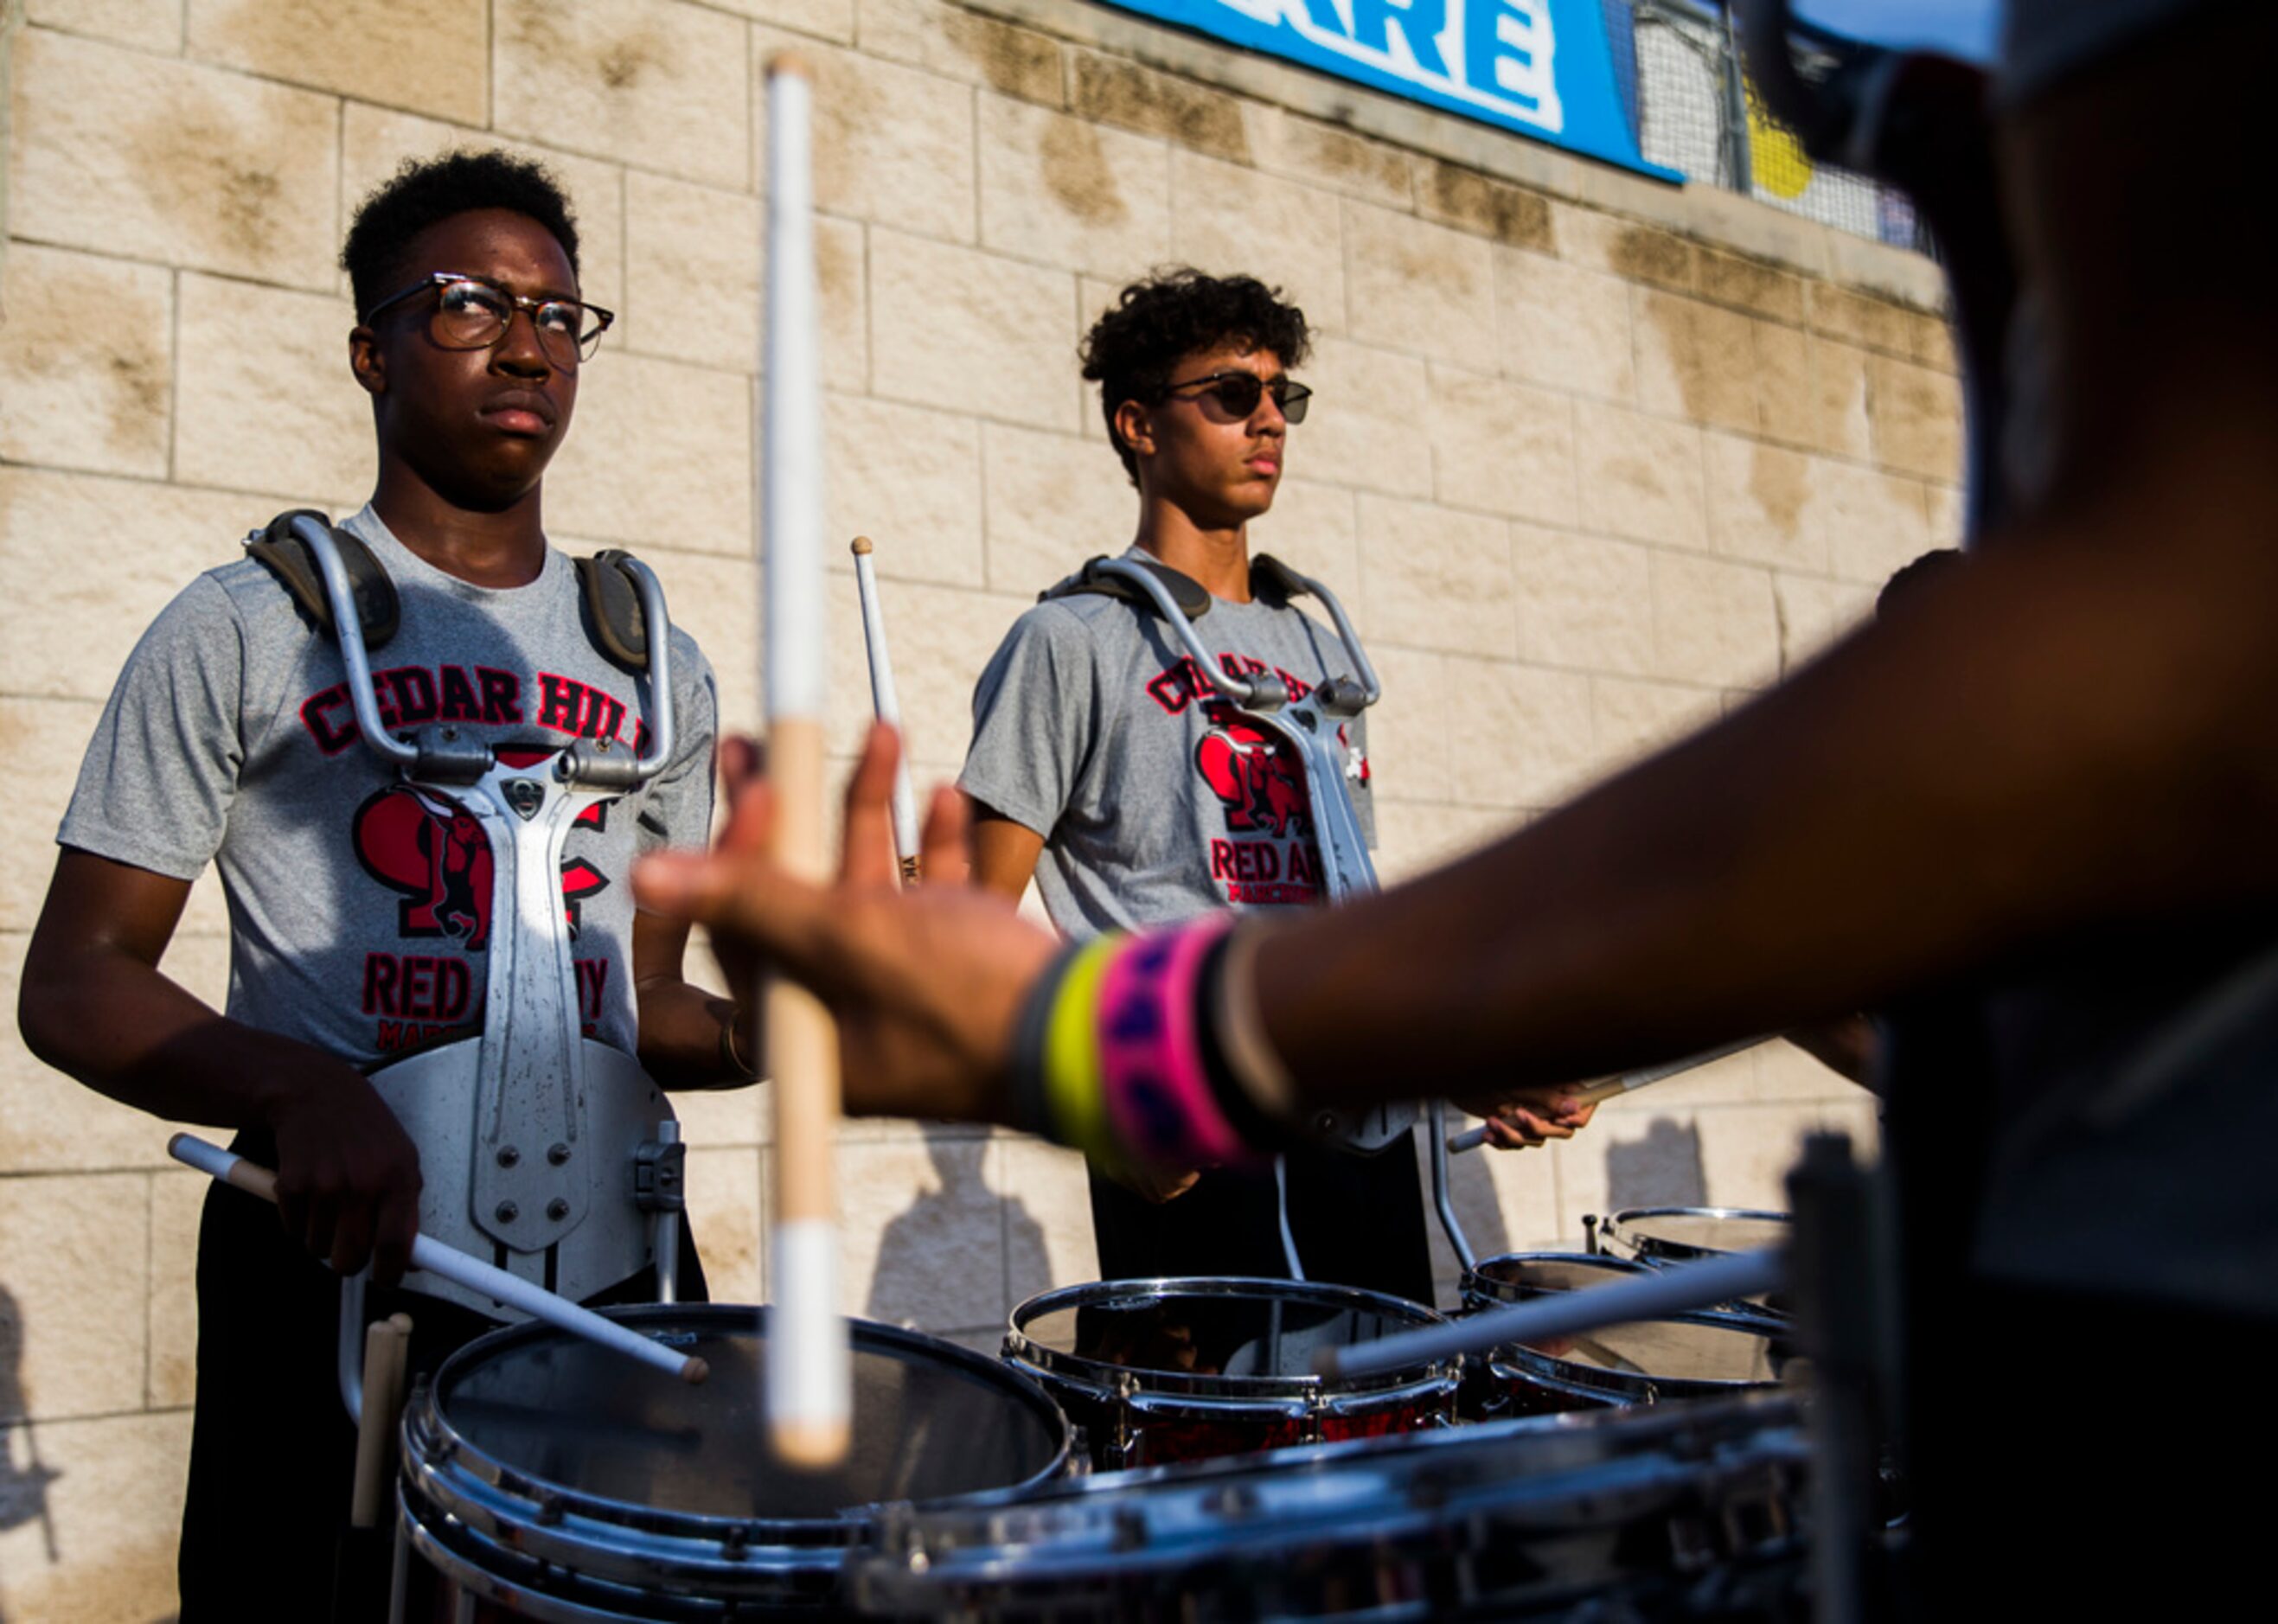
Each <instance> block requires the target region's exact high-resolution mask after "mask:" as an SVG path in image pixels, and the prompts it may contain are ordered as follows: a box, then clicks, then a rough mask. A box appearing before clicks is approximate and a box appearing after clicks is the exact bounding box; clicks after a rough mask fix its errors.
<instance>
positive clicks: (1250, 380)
mask: <svg viewBox="0 0 2278 1624" xmlns="http://www.w3.org/2000/svg"><path fill="white" fill-rule="evenodd" d="M1179 389H1199V390H1201V391H1202V392H1203V393H1204V394H1209V395H1215V396H1217V397H1218V403H1219V405H1220V406H1223V407H1224V408H1226V409H1227V411H1229V412H1231V413H1233V414H1234V415H1235V416H1237V417H1247V416H1250V413H1252V412H1254V411H1256V410H1257V400H1258V397H1259V396H1261V395H1266V394H1270V395H1272V396H1273V404H1274V405H1276V406H1278V407H1280V408H1281V416H1282V417H1283V418H1284V419H1285V420H1286V421H1288V422H1290V423H1303V422H1304V421H1305V402H1307V401H1308V400H1311V399H1312V398H1313V392H1312V391H1311V390H1310V389H1308V388H1306V387H1305V385H1303V384H1293V383H1291V382H1290V381H1289V380H1288V378H1287V377H1277V378H1275V379H1274V380H1273V382H1271V383H1268V382H1267V381H1266V380H1265V379H1264V378H1262V377H1258V376H1257V373H1255V372H1213V373H1212V374H1211V375H1210V376H1209V377H1190V378H1189V379H1187V380H1186V381H1185V382H1184V383H1181V384H1166V385H1163V393H1165V394H1169V393H1172V392H1173V390H1179Z"/></svg>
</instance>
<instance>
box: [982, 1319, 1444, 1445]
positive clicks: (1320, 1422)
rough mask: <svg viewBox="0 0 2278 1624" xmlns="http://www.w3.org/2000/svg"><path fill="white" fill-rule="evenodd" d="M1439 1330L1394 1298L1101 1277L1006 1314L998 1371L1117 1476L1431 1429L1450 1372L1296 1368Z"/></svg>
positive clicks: (1440, 1419)
mask: <svg viewBox="0 0 2278 1624" xmlns="http://www.w3.org/2000/svg"><path fill="white" fill-rule="evenodd" d="M1439 1323H1441V1318H1440V1315H1437V1314H1435V1313H1433V1311H1432V1310H1431V1309H1429V1308H1423V1307H1421V1306H1419V1305H1418V1304H1416V1303H1412V1302H1407V1301H1403V1300H1401V1299H1400V1298H1397V1297H1387V1296H1383V1295H1380V1293H1378V1292H1364V1291H1358V1290H1355V1289H1353V1288H1351V1287H1349V1286H1342V1285H1316V1284H1313V1283H1311V1282H1309V1281H1303V1280H1251V1279H1235V1278H1211V1277H1186V1278H1179V1279H1166V1280H1110V1281H1104V1282H1100V1283H1097V1284H1095V1285H1073V1286H1066V1287H1064V1288H1062V1289H1061V1290H1059V1291H1055V1292H1045V1293H1044V1294H1043V1296H1041V1297H1032V1298H1030V1299H1029V1300H1028V1301H1027V1302H1024V1303H1022V1304H1021V1306H1020V1307H1019V1308H1015V1309H1014V1310H1013V1327H1012V1330H1011V1332H1010V1334H1008V1335H1007V1336H1006V1337H1005V1361H1006V1362H1007V1363H1009V1364H1010V1365H1012V1366H1013V1368H1014V1369H1018V1370H1021V1371H1023V1372H1025V1373H1026V1374H1028V1375H1029V1376H1034V1377H1036V1380H1037V1381H1038V1382H1039V1383H1041V1384H1043V1388H1044V1390H1045V1391H1047V1392H1049V1393H1050V1394H1051V1396H1052V1398H1053V1399H1056V1400H1057V1401H1058V1402H1059V1406H1060V1407H1061V1408H1062V1409H1064V1410H1066V1412H1067V1415H1068V1419H1069V1420H1070V1421H1072V1422H1075V1423H1076V1425H1077V1426H1078V1427H1080V1428H1082V1430H1083V1433H1084V1436H1085V1440H1086V1443H1087V1444H1088V1445H1089V1450H1090V1452H1091V1459H1092V1463H1093V1464H1094V1465H1095V1466H1097V1468H1100V1469H1101V1470H1102V1471H1118V1470H1121V1469H1123V1468H1129V1467H1142V1466H1158V1465H1161V1464H1163V1463H1165V1462H1168V1461H1179V1460H1208V1459H1211V1458H1212V1457H1215V1456H1219V1455H1233V1454H1242V1453H1246V1452H1250V1451H1253V1450H1261V1449H1281V1448H1285V1447H1288V1446H1290V1445H1299V1444H1319V1443H1326V1442H1334V1441H1336V1440H1339V1439H1344V1438H1362V1437H1380V1436H1382V1435H1384V1434H1386V1433H1393V1432H1405V1431H1410V1430H1414V1429H1416V1428H1418V1427H1431V1426H1444V1425H1446V1424H1447V1423H1448V1422H1450V1421H1451V1420H1453V1419H1454V1414H1455V1394H1456V1368H1455V1365H1454V1364H1453V1363H1452V1362H1451V1361H1439V1362H1419V1363H1418V1364H1416V1365H1414V1366H1412V1367H1410V1368H1408V1369H1401V1370H1396V1371H1394V1372H1392V1373H1390V1374H1388V1375H1386V1376H1375V1377H1370V1378H1366V1379H1354V1378H1346V1377H1324V1376H1317V1375H1315V1374H1314V1373H1313V1368H1312V1367H1313V1361H1314V1359H1315V1358H1316V1356H1317V1355H1318V1354H1319V1353H1320V1352H1321V1351H1322V1350H1323V1349H1326V1348H1330V1347H1345V1346H1350V1345H1351V1344H1353V1343H1356V1342H1373V1341H1375V1340H1376V1339H1377V1338H1379V1337H1385V1336H1390V1335H1391V1334H1393V1333H1394V1332H1395V1331H1402V1330H1414V1329H1415V1328H1417V1327H1418V1326H1423V1325H1436V1324H1439Z"/></svg>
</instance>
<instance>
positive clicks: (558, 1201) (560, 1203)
mask: <svg viewBox="0 0 2278 1624" xmlns="http://www.w3.org/2000/svg"><path fill="white" fill-rule="evenodd" d="M546 1216H547V1217H549V1218H551V1219H553V1220H554V1223H556V1224H559V1223H561V1222H562V1219H564V1218H566V1217H568V1216H569V1202H568V1201H564V1200H562V1197H560V1196H558V1195H557V1196H555V1197H554V1199H553V1200H552V1201H548V1202H547V1203H546Z"/></svg>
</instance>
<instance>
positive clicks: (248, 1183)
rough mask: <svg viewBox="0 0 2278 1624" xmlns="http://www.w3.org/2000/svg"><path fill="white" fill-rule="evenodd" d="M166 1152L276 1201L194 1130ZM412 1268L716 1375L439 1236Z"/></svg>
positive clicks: (670, 1370)
mask: <svg viewBox="0 0 2278 1624" xmlns="http://www.w3.org/2000/svg"><path fill="white" fill-rule="evenodd" d="M166 1154H167V1155H171V1156H172V1157H173V1158H174V1160H175V1161H177V1162H180V1163H182V1164H183V1165H184V1166H186V1167H195V1169H197V1170H198V1171H200V1172H202V1173H203V1174H205V1175H206V1176H207V1177H209V1178H218V1179H220V1180H221V1181H222V1183H224V1184H226V1185H232V1186H235V1187H236V1188H238V1189H240V1190H242V1191H244V1192H245V1193H247V1194H248V1195H256V1196H259V1197H260V1198H261V1199H262V1200H263V1201H268V1202H270V1203H271V1204H272V1205H273V1204H274V1203H275V1202H276V1200H277V1175H276V1174H274V1173H272V1172H271V1171H270V1170H268V1169H267V1168H265V1167H262V1166H260V1165H258V1164H257V1163H252V1162H248V1161H247V1160H246V1159H245V1158H244V1157H243V1156H241V1155H236V1154H235V1153H234V1152H232V1151H227V1150H224V1149H223V1148H222V1147H220V1146H218V1145H215V1144H210V1143H208V1142H207V1141H206V1140H202V1139H200V1138H199V1137H198V1136H197V1135H196V1134H195V1133H177V1134H175V1135H174V1137H173V1138H172V1139H171V1140H167V1141H166ZM411 1266H412V1267H413V1268H414V1269H425V1270H426V1271H427V1272H428V1273H429V1274H431V1275H435V1276H437V1277H440V1278H442V1279H445V1280H448V1281H450V1282H451V1283H452V1284H453V1285H463V1286H465V1287H466V1288H467V1289H468V1290H469V1291H473V1292H481V1293H482V1294H483V1295H484V1296H485V1297H488V1298H489V1299H491V1300H493V1302H500V1303H503V1304H505V1305H506V1306H507V1307H508V1308H516V1309H519V1310H521V1311H522V1312H523V1313H524V1314H527V1315H530V1317H531V1318H532V1319H534V1320H544V1321H545V1322H546V1323H547V1324H549V1325H552V1326H554V1327H555V1328H557V1329H559V1330H566V1331H568V1332H569V1334H570V1335H572V1336H575V1337H583V1338H585V1340H586V1341H588V1342H592V1343H594V1344H597V1345H598V1346H601V1347H606V1348H610V1349H614V1350H615V1352H617V1353H623V1354H624V1355H625V1356H626V1357H627V1358H629V1359H638V1360H639V1361H641V1363H643V1364H645V1365H654V1366H655V1367H656V1368H657V1369H660V1370H662V1371H664V1372H665V1373H666V1374H668V1375H670V1376H678V1377H679V1378H680V1379H681V1380H682V1381H684V1382H700V1381H702V1380H703V1379H704V1378H705V1377H706V1376H709V1375H710V1374H711V1373H712V1372H711V1367H710V1366H708V1365H707V1364H706V1363H705V1362H704V1361H702V1360H700V1359H699V1358H697V1357H696V1356H695V1355H694V1354H693V1353H674V1352H673V1351H672V1350H671V1349H670V1348H669V1347H667V1346H664V1345H663V1344H662V1343H661V1342H652V1341H650V1340H649V1339H648V1338H646V1337H644V1336H642V1335H641V1334H640V1333H639V1332H638V1331H635V1330H626V1329H625V1328H624V1327H623V1325H620V1324H618V1323H616V1321H615V1320H612V1319H605V1318H603V1317H602V1316H601V1315H598V1314H596V1313H594V1312H593V1311H592V1309H591V1308H579V1307H578V1306H577V1304H576V1303H574V1302H571V1301H570V1300H569V1299H568V1298H567V1297H557V1296H555V1295H554V1293H553V1292H549V1291H547V1289H546V1288H545V1287H544V1286H542V1285H531V1283H530V1282H529V1281H527V1280H525V1279H524V1278H523V1277H521V1276H519V1275H510V1274H508V1272H507V1271H506V1270H505V1269H498V1268H493V1266H492V1265H491V1264H488V1263H485V1262H483V1261H482V1260H481V1259H480V1258H478V1257H469V1256H468V1255H467V1254H465V1253H463V1252H461V1251H459V1250H457V1249H456V1248H455V1247H447V1246H445V1245H444V1244H443V1243H442V1242H441V1241H440V1240H431V1239H428V1238H427V1237H426V1236H424V1235H420V1236H417V1237H415V1238H414V1239H413V1240H412V1242H411Z"/></svg>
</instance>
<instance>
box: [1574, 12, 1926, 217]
mask: <svg viewBox="0 0 2278 1624" xmlns="http://www.w3.org/2000/svg"><path fill="white" fill-rule="evenodd" d="M1601 4H1603V5H1604V7H1605V11H1606V34H1607V36H1608V38H1609V39H1610V40H1611V42H1612V43H1613V49H1614V76H1615V79H1616V80H1617V83H1618V85H1619V87H1620V89H1621V94H1622V99H1623V102H1624V104H1625V106H1626V108H1627V111H1628V112H1629V116H1630V122H1631V125H1632V127H1633V128H1635V129H1636V130H1637V132H1638V144H1639V146H1640V149H1642V150H1643V152H1644V155H1645V159H1646V162H1647V163H1648V164H1663V165H1665V166H1667V167H1668V168H1670V169H1673V170H1676V171H1678V172H1679V173H1681V174H1683V175H1684V176H1685V177H1686V179H1691V180H1698V181H1701V182H1704V183H1711V184H1714V185H1716V186H1721V187H1727V188H1728V189H1730V190H1731V191H1735V192H1745V193H1747V194H1748V195H1750V196H1751V197H1754V198H1755V199H1756V200H1757V201H1758V202H1766V203H1770V204H1771V205H1772V207H1774V208H1776V209H1785V210H1788V211H1789V212H1790V213H1792V214H1800V215H1802V216H1803V217H1805V218H1807V219H1812V220H1817V221H1819V222H1820V223H1821V224H1822V225H1832V226H1834V227H1835V228H1836V229H1838V231H1846V232H1851V233H1855V234H1856V235H1858V236H1861V237H1871V238H1873V239H1875V240H1877V241H1880V242H1888V243H1894V244H1896V245H1898V246H1899V247H1900V248H1927V247H1928V245H1927V243H1925V242H1924V241H1923V240H1922V233H1921V230H1920V228H1919V226H1918V225H1916V223H1915V212H1914V208H1913V205H1911V204H1910V203H1908V202H1907V200H1906V198H1905V196H1904V195H1903V194H1900V193H1898V192H1895V191H1893V190H1892V189H1891V188H1890V187H1886V186H1883V185H1881V184H1880V183H1878V182H1877V181H1873V180H1869V179H1866V178H1865V177H1864V176H1862V175H1854V174H1852V173H1850V172H1847V171H1845V170H1839V169H1834V168H1831V167H1830V166H1828V165H1827V164H1815V163H1813V162H1812V161H1811V160H1810V159H1809V158H1808V157H1806V156H1804V155H1803V151H1802V149H1801V148H1800V147H1798V146H1797V144H1796V141H1795V138H1794V137H1793V135H1791V134H1789V133H1787V131H1786V130H1785V129H1784V128H1782V127H1781V126H1779V125H1777V124H1776V123H1774V122H1773V121H1772V120H1771V118H1770V116H1769V115H1768V114H1767V113H1766V112H1765V111H1764V110H1763V107H1762V103H1759V102H1758V101H1757V99H1756V96H1755V93H1754V89H1753V88H1752V87H1751V86H1750V85H1749V83H1748V78H1747V72H1745V71H1744V70H1743V68H1742V66H1741V58H1740V42H1739V39H1738V38H1737V37H1735V35H1734V34H1733V32H1732V26H1731V20H1730V19H1729V18H1728V17H1727V16H1726V15H1725V13H1724V11H1722V10H1721V9H1717V8H1714V7H1710V6H1708V5H1704V4H1698V3H1697V0H1601ZM1803 67H1804V70H1805V72H1807V73H1808V72H1810V71H1811V68H1812V64H1810V63H1809V62H1808V61H1807V62H1806V63H1804V64H1803Z"/></svg>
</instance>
